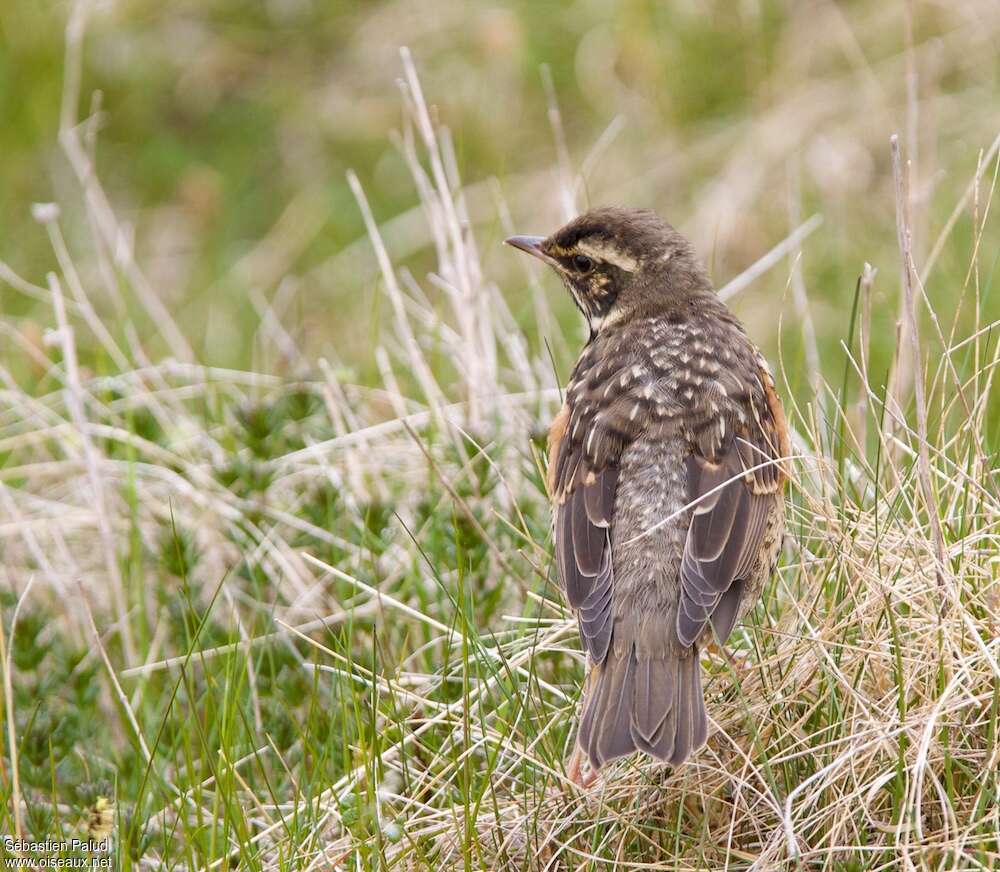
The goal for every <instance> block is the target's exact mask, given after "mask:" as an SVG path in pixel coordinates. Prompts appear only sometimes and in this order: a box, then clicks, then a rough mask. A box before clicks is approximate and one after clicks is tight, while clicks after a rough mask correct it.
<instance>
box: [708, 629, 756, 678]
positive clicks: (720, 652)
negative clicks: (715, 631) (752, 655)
mask: <svg viewBox="0 0 1000 872" xmlns="http://www.w3.org/2000/svg"><path fill="white" fill-rule="evenodd" d="M705 651H706V653H708V654H709V655H710V656H711V657H716V658H718V659H719V660H722V659H725V660H726V662H727V663H728V664H729V665H730V666H731V667H732V669H733V672H735V673H736V674H737V675H739V674H741V673H742V672H743V670H744V669H745V668H746V665H747V658H746V657H745V656H743V657H737V656H736V655H735V654H733V652H732V651H730V650H729V649H728V648H727V647H726V646H725V645H720V644H719V643H718V642H716V641H715V637H714V636H713V637H712V639H711V640H710V641H709V643H708V644H707V645H705Z"/></svg>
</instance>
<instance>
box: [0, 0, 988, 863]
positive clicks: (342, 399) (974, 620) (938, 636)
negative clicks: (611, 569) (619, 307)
mask: <svg viewBox="0 0 1000 872" xmlns="http://www.w3.org/2000/svg"><path fill="white" fill-rule="evenodd" d="M711 5H712V4H709V5H708V6H707V7H703V6H702V5H695V4H685V3H678V4H669V5H668V4H642V3H626V4H622V6H621V8H620V9H618V10H617V13H616V15H615V17H614V18H613V19H612V17H611V13H610V12H608V11H605V9H604V7H603V5H602V4H592V7H593V8H591V7H587V6H585V5H583V4H574V5H573V6H571V7H570V6H567V7H565V8H564V7H562V6H560V5H557V4H553V5H552V6H551V8H549V7H546V9H545V13H544V20H542V19H540V17H539V16H540V15H541V12H540V11H539V8H538V7H537V5H536V4H529V3H523V4H518V3H513V4H510V5H507V6H503V7H500V6H497V7H486V6H483V7H479V6H475V7H471V8H470V9H469V10H466V9H465V8H464V7H465V4H462V5H461V7H462V8H460V7H459V5H458V4H455V5H454V6H452V5H450V4H444V3H439V4H426V3H420V4H417V3H413V2H407V0H395V2H389V3H384V4H368V3H356V4H352V3H344V4H338V5H337V6H336V7H335V8H333V9H327V8H326V6H325V5H324V4H315V5H313V4H310V3H308V2H291V0H283V2H278V0H275V2H269V3H267V4H249V3H241V2H238V0H219V2H216V3H212V4H201V3H191V4H183V3H182V4H179V5H177V4H161V5H160V6H156V7H154V6H152V5H150V4H146V3H141V2H133V3H123V4H121V5H119V6H109V7H104V6H102V5H101V4H87V3H77V4H72V5H71V6H70V7H69V9H68V10H66V9H61V8H58V7H55V6H52V7H49V6H46V5H45V4H35V3H31V2H28V0H25V2H21V0H16V2H14V3H11V4H8V5H7V6H6V7H5V9H4V11H3V13H0V26H2V27H3V32H4V35H5V37H6V39H7V40H8V42H9V48H10V50H9V51H5V52H4V53H2V54H0V76H2V81H3V83H4V87H3V88H2V89H0V94H2V95H3V96H2V97H0V100H3V102H2V103H0V105H2V106H3V107H4V117H5V120H6V121H7V122H8V123H7V125H5V129H4V130H3V131H2V132H0V147H2V149H3V151H2V154H3V159H2V161H0V184H2V185H3V186H4V189H5V190H6V191H8V192H10V200H9V203H10V204H11V205H10V206H9V208H8V209H7V210H5V213H4V215H3V216H0V220H2V221H3V222H4V223H3V225H2V226H0V231H2V233H3V242H2V243H0V257H2V258H3V260H2V261H0V309H2V315H0V555H2V559H0V604H2V618H3V620H2V621H0V664H2V667H3V668H2V679H3V684H2V694H0V698H2V707H3V715H2V721H3V741H2V743H0V744H2V750H0V799H2V803H0V832H2V833H5V834H19V835H22V836H23V837H24V838H27V839H36V840H41V839H45V838H49V839H68V838H73V837H76V838H80V837H84V836H86V835H90V836H93V837H95V838H98V837H100V836H103V835H104V834H105V833H106V832H107V831H108V829H109V828H110V829H111V831H112V833H113V845H114V848H113V859H114V862H115V864H116V868H119V867H120V868H138V867H139V866H150V867H161V866H162V867H164V868H200V869H232V868H237V867H239V868H245V869H281V870H285V869H320V868H343V869H368V868H395V869H424V868H438V869H452V868H456V869H457V868H464V869H469V870H471V869H553V870H555V869H590V868H592V869H604V868H622V869H635V868H663V869H697V868H710V869H723V868H726V869H731V870H737V869H749V868H755V869H784V868H787V869H804V868H810V869H813V868H829V869H857V870H869V869H871V870H875V869H896V868H934V869H966V868H968V869H990V868H994V867H996V866H997V865H998V864H1000V801H998V793H1000V778H998V774H997V773H998V772H1000V647H998V639H1000V626H998V621H1000V617H998V616H1000V586H998V585H1000V561H998V559H997V554H998V553H1000V534H998V524H1000V493H998V487H997V484H998V482H997V477H996V476H997V466H998V463H997V447H998V432H997V427H998V424H1000V403H997V402H996V391H995V389H994V387H993V382H994V377H995V374H996V370H997V364H998V361H1000V351H998V343H997V335H996V334H997V327H998V326H1000V303H998V299H997V294H996V292H995V290H994V288H993V283H994V277H995V273H996V268H997V257H998V252H1000V248H998V245H997V243H998V239H1000V236H998V226H1000V225H998V222H997V218H996V215H995V210H994V209H993V208H992V206H993V204H992V198H993V193H994V191H995V188H996V181H997V175H998V173H1000V158H998V150H1000V136H998V131H997V129H996V125H997V119H996V117H995V116H991V114H990V112H989V111H988V110H989V107H990V106H992V105H994V104H995V102H996V101H995V97H996V93H997V90H996V88H997V76H998V73H1000V61H998V59H997V56H996V54H995V50H994V47H995V44H996V39H997V38H998V37H1000V10H998V9H997V8H995V5H994V4H988V3H985V2H984V3H975V2H968V3H964V4H961V5H958V6H955V7H951V6H948V7H945V6H944V5H932V4H917V3H911V2H904V3H902V4H865V3H857V4H848V5H840V4H832V3H830V4H815V5H813V4H810V5H809V6H808V8H806V7H805V6H803V5H802V4H787V5H786V4H779V3H775V2H762V3H759V4H740V10H739V11H738V12H735V11H733V10H732V9H731V4H722V3H720V4H718V8H715V9H713V8H710V7H711ZM91 7H93V8H91ZM723 13H724V14H723ZM62 16H65V18H63V17H62ZM63 28H65V40H64V43H60V40H59V39H58V36H59V34H60V32H61V31H62V30H63ZM451 37H454V38H453V39H452V38H451ZM404 42H406V43H408V44H410V45H411V46H412V51H413V54H412V55H411V54H410V52H409V51H406V50H404V51H402V52H401V53H397V47H398V46H399V44H401V43H404ZM542 64H547V65H548V66H546V67H540V65H542ZM540 68H541V69H542V72H541V73H539V70H540ZM418 71H419V76H418ZM395 76H399V77H400V87H399V88H398V89H397V88H394V86H393V82H392V79H393V78H394V77H395ZM95 89H99V91H100V93H101V94H102V96H101V97H100V99H98V98H96V97H95V96H94V93H95ZM393 127H398V130H396V131H395V132H392V128H393ZM893 133H896V134H898V139H896V140H893V141H891V142H890V134H893ZM348 170H350V172H348ZM611 201H615V202H626V203H635V204H638V205H650V206H655V207H656V208H657V209H658V211H660V212H661V213H662V214H664V215H665V216H666V217H668V218H669V219H670V220H672V221H673V222H674V223H675V224H677V226H679V227H680V228H681V229H683V230H684V231H685V232H687V233H688V234H689V235H690V236H691V237H692V238H693V239H694V240H695V241H696V243H697V245H698V246H699V249H700V250H701V251H703V252H705V253H706V255H707V260H708V262H709V264H710V267H711V270H712V272H713V274H714V276H715V277H716V279H717V283H718V285H719V286H720V288H721V289H722V290H721V292H722V293H723V294H724V295H725V296H726V297H727V299H728V300H729V302H730V305H731V306H732V307H733V308H734V309H735V310H736V311H737V312H738V313H739V314H740V315H741V317H743V318H744V320H745V321H746V322H747V325H748V328H749V330H750V332H751V334H752V335H753V336H754V337H755V339H757V340H758V341H759V342H760V343H761V345H762V347H763V348H764V349H765V352H766V353H767V355H768V357H769V358H770V359H771V360H772V361H773V362H774V364H775V372H776V376H777V378H778V381H779V384H780V387H781V391H782V393H783V395H784V396H785V397H786V400H787V405H788V409H789V417H790V420H791V423H792V425H793V427H794V430H795V445H794V458H793V463H794V469H795V477H794V482H793V485H794V486H793V488H792V493H791V495H790V529H789V534H788V539H787V545H786V548H785V554H784V555H783V559H782V562H781V566H780V568H779V571H778V573H777V575H776V577H775V578H774V579H773V581H772V584H771V586H770V589H769V590H768V591H767V592H766V595H765V597H764V598H763V601H762V604H761V606H760V607H759V608H758V609H757V610H756V612H755V613H754V614H753V616H752V620H751V621H749V622H748V624H747V625H746V626H744V627H741V628H738V629H737V632H736V633H735V634H734V637H735V639H736V643H735V649H736V650H735V652H734V654H735V656H734V658H733V660H732V661H730V660H727V659H725V658H720V657H718V656H708V655H706V658H705V661H704V663H705V668H706V670H707V673H708V675H707V679H706V696H707V701H708V707H709V711H710V714H711V716H712V720H713V724H712V728H711V733H712V735H711V738H710V740H709V745H708V747H707V748H706V749H705V750H704V751H702V752H701V753H700V754H699V755H698V756H697V757H696V759H694V760H693V761H692V762H691V763H689V764H688V765H686V766H684V767H682V768H680V769H679V770H677V771H671V770H670V769H669V768H668V767H664V766H660V765H654V764H652V763H650V762H649V761H646V760H638V759H630V760H625V761H621V762H619V763H617V764H615V765H614V766H613V767H611V768H610V769H609V770H608V771H607V773H606V774H605V775H604V777H602V779H601V781H600V782H599V783H598V785H597V786H595V787H594V788H593V789H591V790H590V791H588V792H581V791H579V790H577V789H576V788H575V787H574V786H573V785H572V784H570V783H569V782H568V781H567V779H566V777H565V773H564V760H565V757H566V755H567V754H568V752H569V750H570V748H571V747H572V741H573V738H574V735H573V727H574V722H575V716H576V705H577V701H578V698H579V691H580V682H581V680H582V677H583V666H584V663H583V659H582V656H581V652H580V650H579V647H578V644H577V640H576V631H575V626H574V624H573V622H572V620H571V617H570V616H569V615H568V614H567V613H566V611H565V609H564V608H563V606H562V603H561V599H560V597H559V594H558V591H557V589H556V584H555V574H554V573H555V570H554V565H553V561H552V559H551V539H550V532H549V513H548V506H547V500H546V496H545V493H544V484H543V478H544V475H543V471H544V464H545V458H544V450H543V445H542V440H543V435H544V431H545V427H546V424H547V423H548V421H549V420H550V419H551V417H552V415H553V414H554V411H555V409H556V408H557V407H558V404H559V386H560V385H561V384H563V383H564V381H565V377H566V374H567V372H568V369H569V366H570V365H571V363H572V360H573V358H574V356H575V353H576V350H577V348H578V347H579V344H580V342H581V341H582V340H580V339H579V338H578V337H579V335H580V327H579V325H578V324H577V322H576V320H575V314H574V311H573V309H572V304H571V303H570V302H569V300H568V299H564V296H565V295H564V294H562V292H561V290H560V289H558V288H557V287H555V282H554V281H553V280H552V279H551V277H549V276H548V275H546V274H545V273H544V272H541V271H539V270H536V269H535V267H534V266H533V265H530V264H526V263H524V260H525V259H522V258H517V257H515V256H513V255H511V256H508V255H506V254H505V253H504V252H503V250H502V249H501V248H500V246H499V241H500V240H501V239H502V238H503V237H504V236H505V235H507V234H508V232H513V231H514V230H515V229H516V230H518V231H521V232H544V231H546V230H549V229H552V228H554V227H555V226H557V225H558V224H559V223H560V222H561V221H562V220H563V218H564V217H567V216H568V215H569V214H571V213H575V212H576V211H577V210H579V209H580V208H582V207H583V206H584V205H586V204H587V203H598V202H611ZM4 852H6V853H7V854H11V853H18V852H21V853H27V854H28V855H32V856H34V857H35V859H36V861H37V860H38V859H40V858H41V857H42V856H50V855H51V853H52V852H51V851H49V850H43V851H40V852H32V851H30V850H27V851H22V850H21V849H16V848H11V847H7V846H5V843H3V842H0V853H4ZM65 853H67V854H72V853H73V851H72V850H68V851H66V852H65ZM5 856H6V855H5Z"/></svg>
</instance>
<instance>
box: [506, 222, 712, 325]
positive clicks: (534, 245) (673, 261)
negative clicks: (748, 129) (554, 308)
mask: <svg viewBox="0 0 1000 872" xmlns="http://www.w3.org/2000/svg"><path fill="white" fill-rule="evenodd" d="M505 242H506V243H507V244H508V245H512V246H514V248H519V249H521V250H522V251H526V252H528V254H531V255H534V256H535V257H537V258H538V259H539V260H543V261H545V263H547V264H548V265H549V266H551V267H552V268H553V269H554V270H555V271H556V272H557V273H558V274H559V277H560V278H561V279H562V280H563V282H564V284H565V285H566V287H567V288H568V289H569V292H570V294H571V296H572V297H573V301H574V302H575V303H576V305H577V306H578V307H579V309H580V311H581V312H583V314H584V317H586V319H587V322H588V324H589V325H590V330H591V333H598V332H600V331H601V330H602V329H604V328H606V327H608V326H610V325H611V324H616V323H620V322H623V321H626V320H628V319H630V318H632V317H636V316H641V315H643V314H647V313H655V312H658V311H661V310H663V309H666V308H669V307H670V306H671V305H673V304H676V303H678V302H680V301H682V300H684V299H685V298H686V297H688V296H690V295H692V294H694V293H696V292H699V291H702V292H703V291H708V290H711V284H710V282H709V279H708V276H707V274H706V273H705V270H704V269H703V267H702V266H701V264H700V263H699V262H698V260H697V258H696V257H695V255H694V252H693V251H692V249H691V244H690V243H689V242H688V241H687V240H686V239H685V238H684V237H683V236H681V234H680V233H678V232H677V231H676V230H674V228H673V227H671V226H670V225H669V224H666V223H665V222H663V221H661V220H660V218H659V217H658V216H657V215H656V214H655V213H654V212H650V211H649V210H647V209H629V208H624V207H618V206H609V207H603V208H600V209H591V210H590V211H589V212H585V213H584V214H582V215H580V216H579V217H577V218H574V219H573V220H572V221H570V222H569V223H568V224H566V225H565V226H564V227H562V228H560V229H559V230H557V231H556V232H555V233H553V234H552V235H551V236H511V237H510V238H509V239H506V240H505Z"/></svg>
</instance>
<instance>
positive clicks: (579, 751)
mask: <svg viewBox="0 0 1000 872" xmlns="http://www.w3.org/2000/svg"><path fill="white" fill-rule="evenodd" d="M588 665H589V664H588ZM593 678H594V669H593V666H591V667H590V668H589V669H588V670H587V677H586V678H585V679H584V680H583V693H582V694H581V696H582V697H583V699H584V700H586V699H587V691H589V690H590V685H591V682H592V681H593ZM583 758H584V753H583V748H582V747H580V740H579V737H578V738H577V740H576V741H575V742H573V753H571V754H570V755H569V759H568V760H567V761H566V777H567V778H569V780H570V781H572V782H573V783H574V784H575V785H576V786H577V787H579V788H580V789H581V790H586V789H587V788H588V787H590V785H591V784H593V783H594V782H595V781H596V780H597V770H596V769H591V770H590V772H588V773H587V774H586V775H583V774H582V770H583Z"/></svg>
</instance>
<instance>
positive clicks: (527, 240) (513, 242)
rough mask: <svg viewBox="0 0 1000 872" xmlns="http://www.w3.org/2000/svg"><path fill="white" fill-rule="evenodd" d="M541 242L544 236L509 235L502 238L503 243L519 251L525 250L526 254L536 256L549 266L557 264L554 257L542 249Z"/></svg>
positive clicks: (543, 240)
mask: <svg viewBox="0 0 1000 872" xmlns="http://www.w3.org/2000/svg"><path fill="white" fill-rule="evenodd" d="M543 242H545V237H544V236H511V237H510V238H508V239H505V240H504V244H505V245H510V246H513V247H514V248H520V249H521V251H526V252H528V254H530V255H532V256H533V257H537V258H538V259H539V260H544V261H545V262H546V263H547V264H549V265H551V266H558V265H559V263H558V261H556V259H555V258H552V257H549V256H548V255H547V254H546V253H545V252H544V251H542V243H543Z"/></svg>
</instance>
